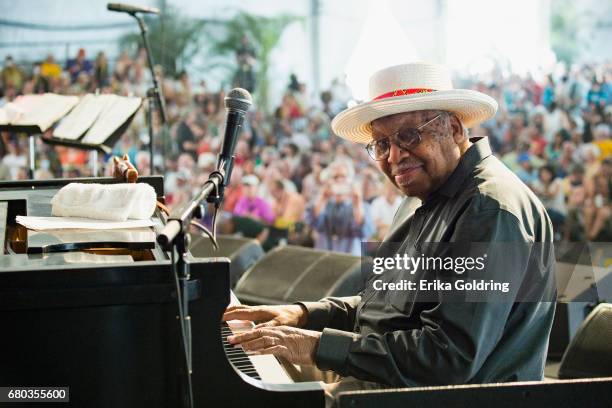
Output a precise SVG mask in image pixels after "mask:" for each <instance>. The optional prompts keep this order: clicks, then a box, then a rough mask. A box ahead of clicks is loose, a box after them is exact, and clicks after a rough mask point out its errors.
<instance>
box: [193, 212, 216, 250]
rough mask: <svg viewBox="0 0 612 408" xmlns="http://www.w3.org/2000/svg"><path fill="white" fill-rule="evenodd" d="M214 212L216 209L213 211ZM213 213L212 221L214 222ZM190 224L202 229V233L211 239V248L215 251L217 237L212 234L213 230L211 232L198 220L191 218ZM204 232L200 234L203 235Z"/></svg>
mask: <svg viewBox="0 0 612 408" xmlns="http://www.w3.org/2000/svg"><path fill="white" fill-rule="evenodd" d="M215 213H216V211H215ZM214 217H215V216H214V215H213V222H214ZM191 225H193V226H194V227H198V228H199V229H201V230H202V231H204V234H206V236H207V237H208V238H209V239H210V240H211V241H212V244H213V249H214V250H215V251H216V250H218V249H219V243H218V242H217V239H216V237H215V235H214V232H213V233H211V232H210V230H209V229H208V228H206V226H205V225H203V224H201V223H199V222H198V221H194V220H191ZM204 234H202V236H204Z"/></svg>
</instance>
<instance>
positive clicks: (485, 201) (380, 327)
mask: <svg viewBox="0 0 612 408" xmlns="http://www.w3.org/2000/svg"><path fill="white" fill-rule="evenodd" d="M472 142H473V145H472V146H471V147H470V148H469V149H468V150H467V151H466V153H465V154H464V155H463V156H462V158H461V160H460V162H459V164H458V166H457V168H456V169H455V170H454V172H453V173H452V174H451V176H450V177H449V179H448V180H447V181H446V182H445V183H444V184H443V185H442V186H441V187H440V188H439V189H438V190H437V191H436V192H434V193H432V194H431V195H430V196H429V197H428V198H427V200H426V201H425V202H424V203H423V204H422V205H421V207H419V208H418V209H417V210H416V212H413V210H410V209H409V205H408V204H407V201H408V200H405V203H404V204H406V205H404V204H402V206H400V208H399V209H398V211H397V213H396V214H395V219H394V222H393V224H392V226H391V229H390V231H389V233H388V235H387V237H386V238H385V242H394V243H397V244H398V245H399V246H400V249H399V253H402V254H403V253H406V254H410V255H411V256H413V255H416V254H418V253H419V251H425V252H426V251H427V250H428V249H427V248H428V247H427V243H467V244H469V245H467V247H468V249H467V251H468V252H469V251H471V250H473V248H472V247H471V246H470V245H471V243H480V244H479V245H480V247H479V249H478V250H479V251H482V245H484V247H485V250H486V251H487V254H488V260H487V262H486V267H485V269H484V270H483V271H482V272H481V276H484V277H485V278H487V279H491V280H500V281H501V280H506V281H510V282H511V285H513V287H514V289H513V291H512V293H511V294H509V295H506V298H502V299H499V300H495V299H493V300H491V301H486V302H485V301H469V300H464V301H457V298H453V299H450V297H449V296H450V295H447V294H445V293H440V294H439V296H438V298H437V301H435V300H432V298H431V292H429V296H428V297H427V298H424V297H422V293H420V292H415V291H402V290H393V291H392V290H374V289H373V288H372V284H371V282H372V279H371V280H370V281H368V282H367V283H366V286H365V290H364V291H362V293H361V294H360V296H354V297H347V298H326V299H323V300H321V301H319V302H303V305H304V306H305V307H306V308H307V310H308V325H307V328H309V329H313V330H323V334H322V336H321V340H320V343H319V346H318V349H317V351H316V355H315V362H316V364H317V366H318V367H319V368H321V369H324V370H334V371H336V372H337V373H339V374H341V375H344V376H353V377H356V378H358V379H361V380H366V381H374V382H377V383H380V384H384V385H387V386H412V385H435V384H464V383H487V382H506V381H524V380H540V379H541V378H542V373H543V368H544V362H545V358H546V350H547V346H548V336H549V334H550V329H551V325H552V321H553V315H554V308H555V303H554V300H555V295H556V289H555V282H554V265H555V259H554V254H553V251H552V240H553V231H552V225H551V222H550V219H549V218H548V216H547V214H546V211H545V209H544V207H543V205H542V203H541V202H540V201H539V200H538V199H537V198H536V196H535V195H534V194H533V193H532V192H531V191H530V190H529V188H528V187H527V186H525V184H523V183H522V182H521V181H520V180H519V179H518V178H517V177H516V176H515V175H514V174H513V173H512V172H511V171H510V170H509V169H508V168H507V167H505V166H504V165H503V164H502V163H501V162H500V161H499V160H498V159H497V158H496V157H495V156H493V155H492V154H491V149H490V147H489V143H488V140H487V138H479V139H472ZM534 243H537V244H538V245H537V247H536V246H533V245H534ZM542 244H544V245H542ZM474 247H476V246H474ZM470 248H472V249H470ZM451 275H453V274H451ZM414 276H420V275H419V273H417V274H416V275H414ZM457 276H461V277H462V278H466V279H467V278H469V277H470V272H466V273H463V274H462V275H455V276H447V278H448V279H456V278H457ZM376 278H378V279H382V280H385V281H388V282H396V281H397V280H398V275H397V274H393V273H384V274H382V275H378V276H376ZM455 295H456V293H455ZM508 296H512V298H508Z"/></svg>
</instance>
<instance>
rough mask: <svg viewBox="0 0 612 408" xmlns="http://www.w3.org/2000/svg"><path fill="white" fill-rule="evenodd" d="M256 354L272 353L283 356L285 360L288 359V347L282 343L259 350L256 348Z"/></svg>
mask: <svg viewBox="0 0 612 408" xmlns="http://www.w3.org/2000/svg"><path fill="white" fill-rule="evenodd" d="M257 354H273V355H275V356H277V357H283V358H285V359H286V360H290V358H289V357H290V353H289V349H288V348H287V347H285V346H283V345H280V344H279V345H277V346H272V347H267V348H264V349H261V350H257Z"/></svg>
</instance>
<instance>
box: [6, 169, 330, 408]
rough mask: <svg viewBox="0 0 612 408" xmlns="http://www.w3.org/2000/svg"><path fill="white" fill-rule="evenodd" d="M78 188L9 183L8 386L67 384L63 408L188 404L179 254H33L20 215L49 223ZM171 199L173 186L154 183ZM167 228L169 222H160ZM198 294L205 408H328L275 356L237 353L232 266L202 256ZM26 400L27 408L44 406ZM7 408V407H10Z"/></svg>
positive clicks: (196, 273) (196, 368) (193, 301)
mask: <svg viewBox="0 0 612 408" xmlns="http://www.w3.org/2000/svg"><path fill="white" fill-rule="evenodd" d="M74 181H78V182H81V183H82V182H96V183H112V182H114V179H111V178H108V179H104V178H102V179H100V178H96V179H78V180H70V179H64V180H52V181H34V180H30V181H24V182H3V183H0V236H1V237H2V242H3V247H2V251H1V252H0V325H1V327H2V334H1V335H0V386H22V387H26V386H29V387H33V386H58V387H59V386H63V387H65V386H68V387H70V390H69V396H70V402H69V403H68V404H67V403H48V402H45V403H43V405H44V406H49V407H51V406H58V407H66V406H71V407H87V408H96V407H101V408H102V407H105V408H107V407H113V408H122V407H126V408H128V407H129V408H137V407H147V408H156V407H159V408H162V407H182V406H185V401H186V395H187V394H186V392H185V390H186V389H185V387H186V375H185V370H184V354H183V349H182V343H181V336H180V329H179V327H180V326H179V322H178V320H177V315H178V311H177V299H176V296H177V292H176V290H175V287H176V286H175V281H174V275H173V272H172V268H171V261H170V257H169V255H168V253H166V252H164V251H163V250H162V249H161V248H160V247H159V246H158V245H157V244H155V245H154V247H153V248H147V249H142V248H137V249H133V248H124V249H121V248H119V249H108V248H102V249H100V250H96V251H89V250H87V251H67V252H49V253H47V252H43V253H37V254H28V253H27V252H28V251H27V247H28V243H27V235H28V234H27V231H26V230H25V229H24V228H23V227H22V226H20V225H17V224H16V223H15V217H16V216H17V215H30V216H49V215H50V212H51V206H50V203H49V200H50V199H51V197H52V196H53V195H54V194H55V192H56V191H57V190H58V189H59V188H61V187H62V186H63V185H65V184H67V183H70V182H74ZM139 182H146V183H149V184H150V185H152V186H153V187H154V188H155V190H156V192H157V196H158V197H159V198H160V199H162V198H163V196H164V192H163V178H162V177H148V178H147V177H143V178H140V179H139ZM153 218H154V221H155V222H156V227H155V228H156V229H159V228H161V226H163V224H164V220H165V219H164V216H162V215H161V214H160V213H156V214H155V215H154V217H153ZM187 263H188V265H189V267H190V275H191V279H190V281H189V284H188V286H187V289H188V290H187V297H188V299H189V313H190V316H191V321H192V322H191V327H192V369H193V373H192V382H193V395H194V406H195V407H236V406H247V405H249V406H251V405H252V404H253V402H254V401H257V406H265V407H286V406H294V407H323V406H324V394H323V389H322V385H321V383H318V382H307V383H292V382H291V380H290V377H289V376H288V375H287V373H286V372H285V371H284V369H283V368H282V365H281V364H280V363H279V362H278V361H277V360H276V359H275V358H274V357H273V356H247V355H246V354H245V353H244V352H243V351H242V350H241V349H239V348H234V347H231V346H229V345H228V343H227V342H226V337H227V336H228V335H229V334H230V333H231V332H232V331H233V330H234V328H233V327H230V326H228V325H227V324H225V323H223V324H222V323H221V315H222V313H223V311H224V309H225V308H226V307H227V305H228V304H229V302H230V298H231V297H232V294H231V291H230V283H229V282H230V280H229V279H230V278H229V260H228V259H226V258H206V259H196V258H191V259H188V261H187ZM40 404H41V403H32V404H29V403H24V402H22V403H19V404H18V405H16V406H19V407H27V406H40ZM0 406H3V404H2V403H0Z"/></svg>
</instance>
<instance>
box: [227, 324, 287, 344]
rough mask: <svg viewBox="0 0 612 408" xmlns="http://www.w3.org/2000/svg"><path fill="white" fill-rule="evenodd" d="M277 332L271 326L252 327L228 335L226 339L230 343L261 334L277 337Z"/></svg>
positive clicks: (238, 342)
mask: <svg viewBox="0 0 612 408" xmlns="http://www.w3.org/2000/svg"><path fill="white" fill-rule="evenodd" d="M279 334H280V333H279V332H278V331H276V330H274V329H272V328H261V329H253V330H249V331H248V332H244V333H240V334H236V335H233V336H228V338H227V341H229V342H230V344H241V343H244V342H247V341H251V340H255V339H257V338H259V337H263V336H270V337H279Z"/></svg>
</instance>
